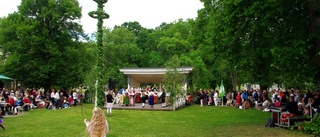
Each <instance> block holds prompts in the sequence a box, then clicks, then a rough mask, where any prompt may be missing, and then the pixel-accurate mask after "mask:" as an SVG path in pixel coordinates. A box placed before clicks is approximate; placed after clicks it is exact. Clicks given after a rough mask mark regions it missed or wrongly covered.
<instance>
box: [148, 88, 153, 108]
mask: <svg viewBox="0 0 320 137" xmlns="http://www.w3.org/2000/svg"><path fill="white" fill-rule="evenodd" d="M148 103H149V105H150V106H151V108H153V106H154V92H153V90H151V91H150V92H149V101H148Z"/></svg>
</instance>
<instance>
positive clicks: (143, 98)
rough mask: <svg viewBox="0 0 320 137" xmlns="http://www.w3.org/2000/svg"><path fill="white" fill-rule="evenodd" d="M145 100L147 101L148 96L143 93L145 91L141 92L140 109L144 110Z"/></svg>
mask: <svg viewBox="0 0 320 137" xmlns="http://www.w3.org/2000/svg"><path fill="white" fill-rule="evenodd" d="M146 100H148V95H147V93H146V92H145V90H142V91H141V101H142V104H141V105H142V108H144V104H145V103H146Z"/></svg>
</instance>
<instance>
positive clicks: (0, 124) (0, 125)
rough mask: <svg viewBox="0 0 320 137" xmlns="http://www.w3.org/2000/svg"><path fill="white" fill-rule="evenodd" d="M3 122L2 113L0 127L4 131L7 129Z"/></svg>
mask: <svg viewBox="0 0 320 137" xmlns="http://www.w3.org/2000/svg"><path fill="white" fill-rule="evenodd" d="M2 123H3V117H2V115H1V114H0V127H1V128H2V129H3V131H5V130H6V128H4V126H3V125H2Z"/></svg>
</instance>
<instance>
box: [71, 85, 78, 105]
mask: <svg viewBox="0 0 320 137" xmlns="http://www.w3.org/2000/svg"><path fill="white" fill-rule="evenodd" d="M72 91H73V93H72V98H73V106H75V107H76V106H77V103H78V93H77V91H76V90H75V89H73V90H72Z"/></svg>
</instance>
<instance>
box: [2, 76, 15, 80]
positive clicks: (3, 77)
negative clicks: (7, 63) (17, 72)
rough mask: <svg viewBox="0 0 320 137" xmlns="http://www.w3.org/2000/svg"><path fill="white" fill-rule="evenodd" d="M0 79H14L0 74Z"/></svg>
mask: <svg viewBox="0 0 320 137" xmlns="http://www.w3.org/2000/svg"><path fill="white" fill-rule="evenodd" d="M0 80H13V79H12V78H9V77H6V76H3V75H0Z"/></svg>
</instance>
